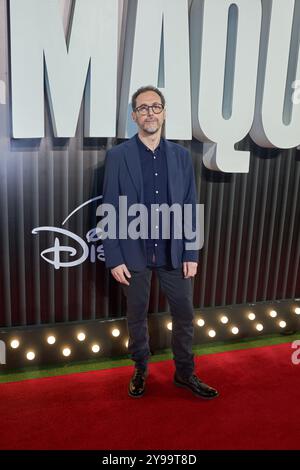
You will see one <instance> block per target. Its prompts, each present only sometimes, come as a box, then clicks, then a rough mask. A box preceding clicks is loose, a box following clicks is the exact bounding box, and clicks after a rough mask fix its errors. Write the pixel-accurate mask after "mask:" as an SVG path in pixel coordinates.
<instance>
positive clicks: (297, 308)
mask: <svg viewBox="0 0 300 470" xmlns="http://www.w3.org/2000/svg"><path fill="white" fill-rule="evenodd" d="M294 311H295V314H296V315H300V307H296V308H295V310H294Z"/></svg>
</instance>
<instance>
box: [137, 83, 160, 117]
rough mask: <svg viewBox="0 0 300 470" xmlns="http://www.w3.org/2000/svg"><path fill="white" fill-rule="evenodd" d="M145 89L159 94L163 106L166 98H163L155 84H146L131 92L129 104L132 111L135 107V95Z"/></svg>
mask: <svg viewBox="0 0 300 470" xmlns="http://www.w3.org/2000/svg"><path fill="white" fill-rule="evenodd" d="M146 91H154V92H155V93H157V94H158V95H159V97H160V99H161V103H162V105H163V107H165V104H166V100H165V97H164V95H163V94H162V92H161V91H160V90H159V89H158V88H156V87H155V86H152V85H147V86H142V87H140V88H139V89H138V90H136V92H135V93H133V95H132V98H131V106H132V110H133V111H135V108H136V99H137V97H138V96H139V95H140V94H142V93H145V92H146Z"/></svg>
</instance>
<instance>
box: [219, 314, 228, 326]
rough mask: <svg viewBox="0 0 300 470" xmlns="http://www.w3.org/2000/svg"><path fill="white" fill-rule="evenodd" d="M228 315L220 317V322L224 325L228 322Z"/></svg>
mask: <svg viewBox="0 0 300 470" xmlns="http://www.w3.org/2000/svg"><path fill="white" fill-rule="evenodd" d="M228 321H229V320H228V317H226V316H225V315H224V316H223V317H222V318H221V322H222V323H224V325H226V323H228Z"/></svg>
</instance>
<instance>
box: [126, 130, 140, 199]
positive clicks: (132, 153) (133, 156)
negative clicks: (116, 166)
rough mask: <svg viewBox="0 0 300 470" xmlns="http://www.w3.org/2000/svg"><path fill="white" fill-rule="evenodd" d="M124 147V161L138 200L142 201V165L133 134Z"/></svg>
mask: <svg viewBox="0 0 300 470" xmlns="http://www.w3.org/2000/svg"><path fill="white" fill-rule="evenodd" d="M125 148H126V150H125V161H126V165H127V167H128V170H129V173H130V175H131V177H132V181H133V184H134V186H135V188H136V191H137V194H138V200H139V202H144V188H143V175H142V166H141V162H140V156H139V148H138V145H137V142H136V137H135V136H134V137H132V138H131V139H129V140H128V141H127V142H126V147H125Z"/></svg>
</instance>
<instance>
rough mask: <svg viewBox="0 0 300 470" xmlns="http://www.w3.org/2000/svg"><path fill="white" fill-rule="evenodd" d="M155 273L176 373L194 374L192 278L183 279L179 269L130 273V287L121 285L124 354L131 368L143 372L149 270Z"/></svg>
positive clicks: (146, 331) (146, 345)
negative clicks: (125, 336) (168, 318)
mask: <svg viewBox="0 0 300 470" xmlns="http://www.w3.org/2000/svg"><path fill="white" fill-rule="evenodd" d="M153 269H155V270H156V271H157V275H158V278H159V284H160V287H161V289H162V291H163V292H164V293H165V295H166V297H167V299H168V302H169V306H170V312H171V315H172V340H171V345H172V351H173V359H174V362H175V367H176V371H177V372H178V374H179V375H180V376H182V377H189V376H190V375H191V374H192V373H193V372H194V354H193V352H192V343H193V335H194V324H193V319H194V308H193V296H192V278H187V279H185V278H184V276H183V270H182V266H180V267H179V268H177V269H171V268H167V267H165V266H158V267H154V268H152V267H151V268H150V267H147V268H146V269H145V270H143V271H131V270H129V272H130V274H131V278H129V279H128V278H127V279H128V281H129V283H130V285H129V286H126V285H125V284H122V289H123V292H124V294H125V296H126V299H127V328H128V334H129V341H128V351H129V353H130V357H131V359H132V360H133V361H134V362H135V367H138V368H140V369H143V370H145V369H146V368H147V362H148V358H149V355H150V349H149V333H148V319H147V313H148V308H149V298H150V287H151V277H152V270H153Z"/></svg>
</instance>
